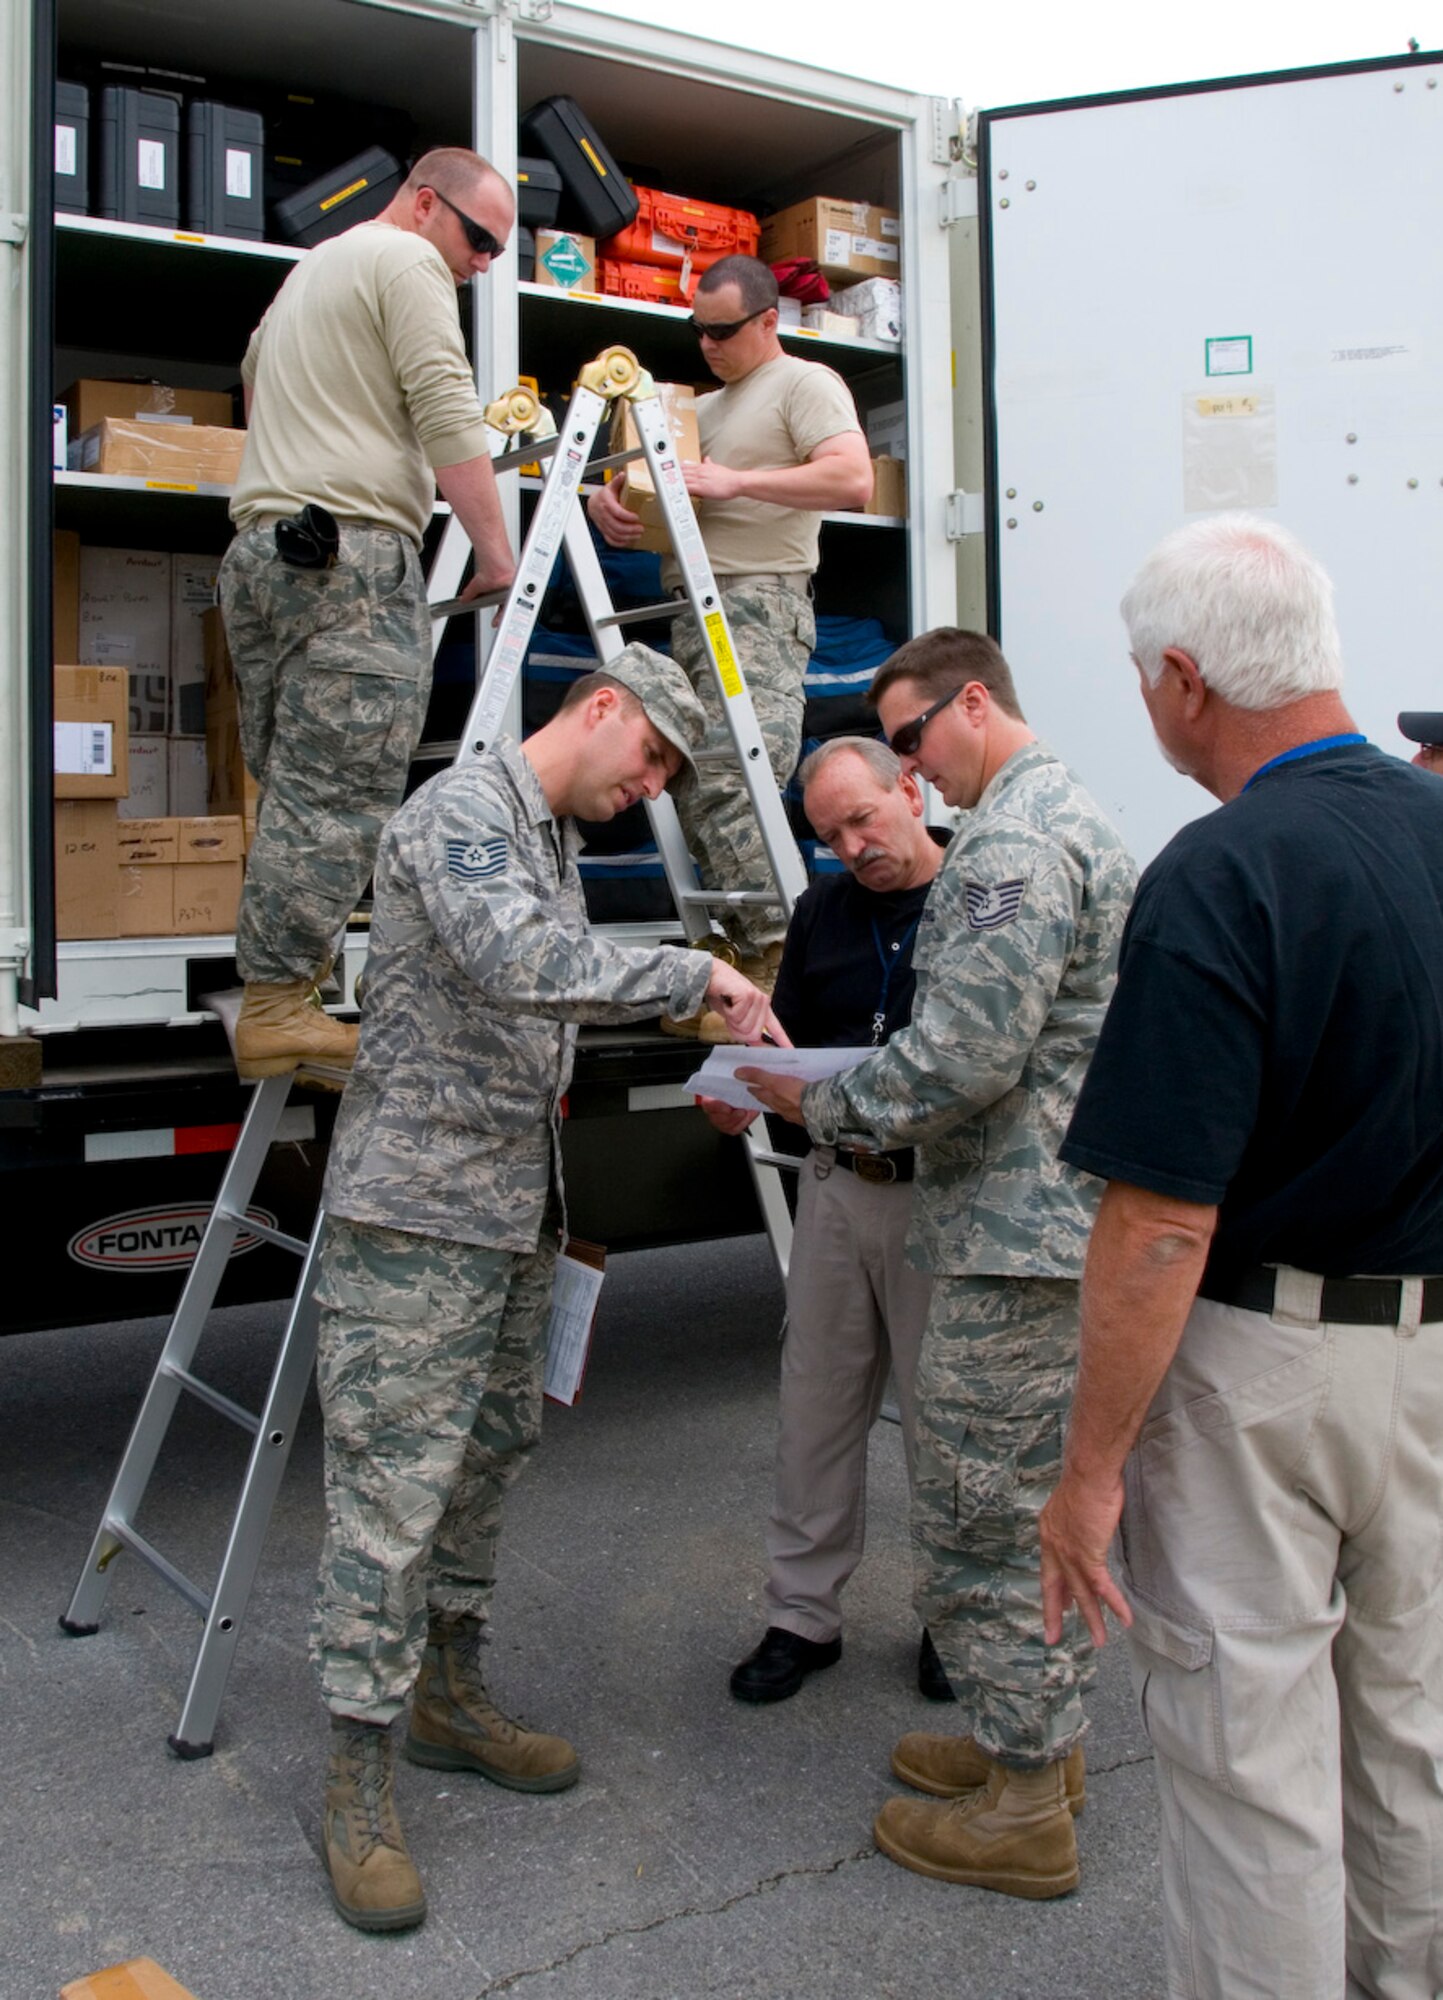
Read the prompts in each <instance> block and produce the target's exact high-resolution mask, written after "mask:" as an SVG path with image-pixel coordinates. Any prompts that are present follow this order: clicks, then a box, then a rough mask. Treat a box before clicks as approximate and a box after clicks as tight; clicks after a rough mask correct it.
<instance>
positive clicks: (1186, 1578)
mask: <svg viewBox="0 0 1443 2000" xmlns="http://www.w3.org/2000/svg"><path fill="white" fill-rule="evenodd" d="M1123 616H1124V618H1125V620H1126V622H1127V626H1128V632H1129V637H1130V642H1131V646H1132V653H1133V658H1134V661H1135V663H1136V665H1137V667H1138V671H1139V674H1140V677H1141V683H1142V697H1143V701H1144V703H1145V704H1146V706H1147V710H1148V714H1149V716H1150V718H1151V721H1152V724H1153V727H1154V729H1155V731H1156V733H1157V736H1158V739H1159V743H1160V745H1161V748H1162V750H1163V753H1164V755H1166V756H1167V758H1168V760H1169V761H1170V762H1171V763H1173V764H1174V765H1175V766H1176V767H1177V768H1178V769H1179V770H1182V771H1184V772H1185V773H1186V774H1187V775H1188V776H1190V777H1192V778H1194V779H1196V781H1197V782H1198V783H1199V784H1201V785H1202V786H1203V787H1204V788H1205V789H1206V790H1208V791H1210V792H1212V793H1213V794H1214V796H1215V797H1216V798H1218V799H1220V800H1221V801H1222V807H1221V810H1219V811H1217V812H1215V813H1212V814H1209V815H1208V816H1207V817H1205V818H1203V819H1200V820H1197V821H1195V822H1194V823H1193V824H1191V825H1189V826H1186V827H1184V828H1183V830H1182V831H1181V833H1179V834H1178V835H1177V836H1176V837H1175V839H1174V840H1173V841H1172V842H1171V843H1170V845H1169V846H1168V847H1167V848H1166V849H1165V850H1164V851H1163V853H1162V854H1161V855H1160V856H1159V857H1158V859H1157V860H1156V861H1154V862H1153V864H1152V866H1151V867H1150V868H1149V869H1148V870H1147V872H1146V874H1145V875H1144V876H1143V879H1142V884H1141V887H1140V888H1139V890H1138V894H1137V900H1136V902H1135V904H1134V906H1133V910H1132V915H1131V917H1130V919H1129V922H1128V927H1127V933H1126V936H1125V939H1124V942H1123V948H1122V964H1121V970H1120V973H1119V977H1118V986H1117V991H1116V994H1115V996H1114V998H1113V1001H1112V1005H1111V1008H1110V1010H1109V1013H1108V1016H1107V1019H1106V1021H1105V1023H1104V1026H1103V1031H1102V1037H1101V1040H1100V1042H1099V1044H1098V1049H1097V1053H1096V1054H1095V1056H1094V1057H1093V1061H1092V1066H1091V1069H1090V1071H1089V1074H1088V1077H1087V1081H1086V1083H1085V1084H1084V1086H1083V1090H1082V1095H1081V1098H1080V1099H1079V1102H1078V1106H1077V1110H1076V1112H1075V1114H1074V1116H1073V1119H1072V1123H1071V1126H1070V1128H1069V1131H1068V1134H1067V1137H1066V1139H1065V1140H1064V1142H1063V1144H1062V1147H1061V1154H1062V1158H1063V1159H1064V1160H1066V1161H1069V1162H1070V1163H1071V1164H1072V1165H1073V1166H1076V1167H1083V1168H1086V1169H1088V1170H1090V1171H1091V1172H1092V1173H1095V1174H1099V1175H1101V1176H1103V1177H1104V1178H1105V1179H1106V1181H1107V1183H1108V1186H1107V1190H1106V1193H1105V1195H1104V1197H1103V1201H1102V1204H1101V1208H1100V1210H1099V1213H1098V1218H1097V1223H1096V1226H1095V1228H1094V1231H1093V1235H1092V1241H1091V1245H1090V1248H1089V1251H1088V1258H1087V1266H1086V1273H1085V1276H1084V1279H1083V1296H1082V1360H1081V1369H1080V1374H1079V1379H1078V1386H1077V1393H1076V1398H1075V1401H1074V1404H1073V1409H1072V1415H1071V1420H1070V1427H1069V1432H1068V1442H1067V1449H1066V1456H1065V1461H1064V1472H1063V1477H1062V1479H1061V1481H1060V1483H1059V1485H1058V1487H1057V1490H1056V1492H1055V1494H1054V1495H1053V1497H1052V1500H1051V1501H1050V1503H1049V1505H1048V1507H1047V1509H1046V1511H1045V1512H1044V1514H1043V1517H1042V1535H1043V1578H1044V1595H1045V1603H1046V1607H1047V1615H1048V1618H1049V1621H1050V1627H1051V1629H1053V1630H1055V1629H1057V1627H1058V1626H1059V1624H1060V1621H1061V1616H1062V1612H1063V1609H1064V1607H1065V1606H1066V1605H1067V1604H1068V1603H1070V1602H1075V1603H1076V1604H1077V1605H1078V1606H1079V1607H1080V1609H1081V1610H1082V1612H1083V1613H1084V1615H1085V1616H1086V1617H1087V1619H1088V1623H1089V1625H1090V1626H1091V1628H1092V1630H1093V1634H1094V1637H1095V1638H1096V1639H1097V1641H1098V1643H1099V1644H1100V1643H1101V1641H1102V1636H1103V1631H1102V1606H1103V1605H1104V1604H1105V1605H1108V1606H1110V1607H1111V1608H1112V1609H1113V1610H1114V1611H1115V1612H1116V1613H1117V1615H1118V1616H1119V1617H1120V1618H1121V1619H1122V1620H1123V1622H1124V1623H1125V1624H1127V1625H1128V1626H1129V1627H1130V1632H1129V1639H1130V1643H1131V1647H1132V1653H1133V1665H1134V1676H1135V1679H1136V1682H1137V1685H1138V1689H1139V1698H1140V1701H1141V1705H1142V1712H1143V1720H1144V1722H1145V1724H1146V1727H1147V1730H1148V1734H1149V1736H1150V1737H1151V1740H1152V1743H1153V1747H1154V1750H1155V1752H1156V1759H1157V1773H1158V1784H1159V1789H1160V1792H1161V1798H1162V1819H1163V1830H1164V1842H1163V1891H1164V1905H1165V1913H1166V1926H1167V1944H1168V1987H1167V1991H1168V1995H1169V2000H1184V1996H1186V2000H1197V1997H1198V1996H1216V2000H1237V1996H1239V1995H1242V1994H1245V1993H1247V1994H1258V1995H1267V1996H1269V2000H1343V1996H1344V1994H1346V1995H1347V1996H1349V2000H1363V1996H1369V1997H1370V2000H1434V1996H1436V1995H1437V1994H1438V1993H1439V1992H1440V1991H1443V1927H1440V1921H1439V1911H1440V1909H1443V1279H1440V1278H1439V1277H1438V1276H1437V1275H1436V1274H1437V1273H1440V1272H1443V1117H1440V1115H1439V1112H1440V1105H1443V790H1440V788H1439V787H1438V786H1437V785H1436V784H1434V783H1433V782H1432V781H1431V779H1429V778H1427V777H1425V776H1424V775H1423V773H1422V772H1420V771H1416V770H1413V769H1411V768H1410V767H1409V766H1407V765H1406V764H1403V763H1402V762H1401V761H1400V760H1398V759H1397V758H1394V757H1389V756H1385V755H1384V754H1383V753H1382V752H1380V751H1378V750H1376V749H1374V748H1373V747H1372V746H1371V745H1369V744H1368V743H1366V742H1365V741H1364V739H1363V738H1362V737H1361V736H1360V735H1359V734H1358V733H1357V732H1356V730H1355V729H1354V727H1353V724H1352V721H1351V719H1350V717H1349V715H1348V712H1347V710H1346V708H1345V707H1344V706H1343V702H1342V698H1341V695H1340V693H1339V688H1340V685H1341V680H1342V666H1341V659H1340V652H1339V645H1338V636H1337V630H1336V626H1335V624H1334V619H1333V612H1332V590H1331V586H1330V584H1329V582H1328V579H1327V577H1326V576H1325V575H1324V574H1323V572H1322V571H1321V569H1320V568H1319V567H1318V566H1317V564H1316V563H1315V562H1314V561H1313V559H1312V558H1311V557H1310V556H1309V555H1308V554H1307V553H1306V551H1304V550H1303V549H1302V548H1301V547H1299V545H1298V544H1297V543H1296V542H1294V541H1293V540H1292V539H1291V537H1289V536H1288V535H1286V534H1285V533H1284V532H1283V531H1282V530H1281V529H1279V528H1277V527H1275V526H1274V525H1272V524H1271V523H1269V522H1266V521H1262V520H1256V519H1253V518H1250V517H1249V516H1246V515H1224V516H1218V517H1214V518H1213V519H1210V520H1204V521H1199V522H1196V523H1194V524H1193V525H1191V526H1190V527H1188V528H1185V529H1183V530H1182V531H1180V532H1179V533H1178V534H1176V535H1174V536H1172V537H1171V538H1170V539H1169V540H1168V541H1166V542H1164V543H1163V544H1162V546H1161V547H1160V548H1159V549H1157V550H1156V551H1155V552H1154V553H1153V555H1152V556H1151V557H1150V558H1149V559H1148V561H1147V562H1146V564H1145V565H1144V566H1143V569H1142V571H1141V573H1140V574H1139V576H1138V578H1137V579H1136V581H1135V582H1134V584H1133V585H1132V588H1131V589H1130V590H1129V592H1128V594H1127V596H1126V597H1125V598H1124V600H1123ZM1119 1517H1120V1519H1121V1534H1120V1539H1119V1544H1118V1566H1119V1571H1120V1578H1121V1588H1119V1586H1118V1583H1116V1582H1114V1581H1113V1579H1112V1577H1111V1576H1110V1575H1109V1573H1108V1569H1107V1562H1106V1558H1107V1550H1108V1544H1109V1541H1110V1540H1111V1537H1112V1534H1113V1530H1114V1528H1115V1527H1116V1526H1117V1525H1118V1522H1119Z"/></svg>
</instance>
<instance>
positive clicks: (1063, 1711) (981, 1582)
mask: <svg viewBox="0 0 1443 2000" xmlns="http://www.w3.org/2000/svg"><path fill="white" fill-rule="evenodd" d="M1078 1296H1079V1286H1078V1284H1077V1283H1076V1282H1075V1281H1073V1280H1070V1279H1058V1278H956V1277H945V1276H939V1277H937V1278H935V1279H934V1280H933V1289H932V1308H931V1312H930V1313H929V1315H928V1319H927V1329H926V1332H925V1333H924V1334H923V1336H922V1355H921V1359H920V1361H919V1363H918V1367H917V1471H916V1481H915V1485H914V1488H913V1496H912V1535H913V1547H914V1553H915V1558H916V1566H917V1579H916V1580H917V1594H916V1603H917V1610H918V1612H919V1614H920V1616H921V1618H922V1621H923V1623H924V1624H925V1625H926V1626H927V1628H928V1630H929V1631H930V1632H931V1634H932V1640H933V1643H934V1645H935V1646H936V1648H937V1651H938V1654H939V1655H940V1657H941V1660H942V1664H943V1666H944V1667H945V1668H946V1670H947V1678H948V1680H949V1681H951V1683H952V1687H953V1689H954V1691H955V1693H956V1696H957V1702H958V1733H959V1734H967V1733H970V1734H972V1735H973V1736H975V1737H976V1739H977V1741H978V1743H979V1744H980V1745H981V1746H982V1748H983V1749H984V1750H985V1751H987V1753H988V1754H989V1755H990V1756H993V1757H996V1758H997V1759H998V1760H999V1761H1001V1762H1002V1763H1007V1764H1014V1765H1021V1766H1023V1767H1026V1768H1032V1769H1035V1768H1039V1767H1040V1766H1042V1765H1044V1764H1051V1763H1054V1762H1056V1760H1057V1759H1058V1758H1061V1757H1065V1756H1066V1755H1067V1753H1068V1751H1069V1750H1071V1749H1072V1747H1073V1745H1074V1744H1075V1743H1076V1742H1077V1741H1078V1739H1079V1738H1080V1737H1081V1735H1082V1732H1083V1729H1084V1727H1085V1726H1086V1725H1085V1721H1084V1717H1083V1713H1082V1699H1081V1697H1082V1691H1083V1689H1084V1687H1087V1686H1090V1685H1091V1682H1092V1679H1093V1675H1094V1671H1095V1669H1094V1664H1093V1658H1092V1642H1091V1640H1090V1639H1089V1638H1088V1635H1087V1630H1086V1627H1085V1626H1084V1625H1083V1624H1082V1622H1081V1620H1080V1619H1078V1617H1077V1615H1076V1613H1075V1612H1073V1613H1070V1614H1069V1619H1068V1624H1067V1628H1066V1630H1065V1631H1064V1634H1063V1639H1062V1642H1061V1644H1060V1645H1056V1646H1049V1645H1048V1644H1047V1643H1046V1641H1045V1640H1044V1638H1043V1636H1042V1580H1041V1560H1040V1555H1039V1544H1038V1534H1037V1517H1038V1515H1039V1514H1040V1513H1041V1511H1042V1508H1043V1506H1044V1504H1045V1503H1046V1501H1047V1499H1048V1497H1049V1496H1050V1494H1051V1492H1052V1489H1053V1487H1054V1486H1055V1485H1056V1484H1057V1480H1058V1477H1059V1474H1060V1473H1061V1470H1062V1439H1063V1429H1064V1425H1065V1422H1066V1418H1067V1411H1068V1408H1069V1406H1070V1404H1071V1401H1072V1390H1073V1384H1074V1381H1075V1380H1076V1375H1077V1341H1078Z"/></svg>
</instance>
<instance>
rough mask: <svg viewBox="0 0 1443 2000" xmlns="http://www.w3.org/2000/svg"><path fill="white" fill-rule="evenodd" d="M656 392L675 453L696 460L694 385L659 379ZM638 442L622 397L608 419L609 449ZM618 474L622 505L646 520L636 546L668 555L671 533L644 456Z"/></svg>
mask: <svg viewBox="0 0 1443 2000" xmlns="http://www.w3.org/2000/svg"><path fill="white" fill-rule="evenodd" d="M656 393H657V395H658V397H659V398H660V399H661V407H662V410H663V413H664V414H665V417H666V427H667V429H668V430H669V431H670V432H671V436H672V441H673V442H674V444H675V445H676V452H677V457H678V458H684V459H685V458H689V459H691V460H693V461H694V462H699V461H700V459H701V436H700V434H699V432H698V430H697V421H696V391H695V389H693V388H692V386H691V384H690V383H689V382H658V383H657V385H656ZM640 442H641V440H640V438H639V437H638V436H637V431H636V424H635V422H634V420H633V418H632V414H631V404H630V403H629V402H627V401H626V399H625V398H624V397H623V398H621V399H620V400H619V401H618V403H617V406H616V410H615V413H614V415H613V417H612V421H611V449H612V450H613V451H634V450H635V449H636V447H637V445H638V444H639V443H640ZM621 478H622V481H623V485H622V491H621V499H622V504H623V506H626V507H629V508H630V509H631V511H632V513H633V514H639V515H640V516H641V518H642V521H643V523H644V524H645V532H644V533H643V535H642V538H641V541H640V543H639V544H638V546H639V547H640V548H643V549H650V550H652V551H653V553H655V554H658V555H670V553H671V537H670V535H669V534H668V533H667V529H666V517H665V515H664V514H663V513H662V511H661V507H660V505H659V504H658V502H657V497H656V488H655V486H654V485H653V484H652V479H651V468H650V466H649V465H648V464H647V462H646V460H645V459H644V458H639V459H635V460H634V461H633V462H632V463H631V464H630V465H628V466H626V467H625V469H624V470H623V472H622V474H621Z"/></svg>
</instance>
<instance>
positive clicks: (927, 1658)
mask: <svg viewBox="0 0 1443 2000" xmlns="http://www.w3.org/2000/svg"><path fill="white" fill-rule="evenodd" d="M917 1687H918V1690H919V1691H920V1692H921V1693H922V1694H924V1695H926V1697H927V1699H928V1701H956V1699H957V1697H956V1695H955V1694H953V1692H952V1683H951V1681H949V1680H948V1678H947V1669H946V1668H945V1667H944V1666H943V1664H942V1662H941V1661H940V1660H939V1659H938V1657H937V1648H936V1647H935V1646H934V1645H933V1644H932V1634H931V1633H930V1632H929V1631H928V1630H927V1628H926V1626H925V1625H924V1626H923V1627H922V1644H921V1645H920V1646H919V1647H918V1649H917Z"/></svg>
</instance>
